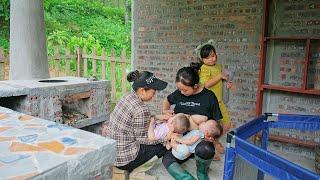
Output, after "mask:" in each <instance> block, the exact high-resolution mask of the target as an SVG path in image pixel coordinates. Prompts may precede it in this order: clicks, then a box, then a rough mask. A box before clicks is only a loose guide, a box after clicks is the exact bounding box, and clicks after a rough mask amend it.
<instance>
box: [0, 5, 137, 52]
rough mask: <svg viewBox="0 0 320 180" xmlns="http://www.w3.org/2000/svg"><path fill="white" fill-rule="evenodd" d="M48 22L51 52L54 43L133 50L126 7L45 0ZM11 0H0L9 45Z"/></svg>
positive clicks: (1, 31) (0, 26) (0, 42)
mask: <svg viewBox="0 0 320 180" xmlns="http://www.w3.org/2000/svg"><path fill="white" fill-rule="evenodd" d="M44 9H45V24H46V32H47V39H48V51H49V54H51V53H53V46H66V47H68V48H70V49H71V50H74V48H75V47H87V48H88V49H89V50H91V49H92V48H93V47H95V48H96V49H101V47H104V48H106V50H110V49H111V48H114V49H115V50H116V53H117V54H118V55H119V54H120V52H121V50H122V49H126V50H127V54H130V49H131V48H130V44H131V43H130V41H131V40H130V29H131V24H130V22H129V23H127V24H125V22H124V14H125V12H124V9H123V8H113V7H109V6H108V3H106V4H103V3H102V2H101V1H99V0H45V1H44ZM9 18H10V2H9V0H0V47H4V48H5V49H8V48H9Z"/></svg>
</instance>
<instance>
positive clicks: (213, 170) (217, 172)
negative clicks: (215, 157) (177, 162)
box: [148, 136, 315, 180]
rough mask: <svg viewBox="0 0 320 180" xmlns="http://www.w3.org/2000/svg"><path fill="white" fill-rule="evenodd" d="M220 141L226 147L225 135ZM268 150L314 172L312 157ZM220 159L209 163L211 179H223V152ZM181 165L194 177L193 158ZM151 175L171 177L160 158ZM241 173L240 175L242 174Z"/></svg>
mask: <svg viewBox="0 0 320 180" xmlns="http://www.w3.org/2000/svg"><path fill="white" fill-rule="evenodd" d="M221 142H222V143H223V144H224V145H225V147H226V136H223V137H222V138H221ZM270 151H271V152H273V153H274V154H277V155H279V156H280V157H282V158H285V159H287V160H289V161H291V162H294V163H296V164H298V165H300V166H302V167H304V168H306V169H309V170H311V171H313V172H315V167H314V163H315V161H314V159H312V158H311V159H309V158H306V157H303V156H299V155H297V154H293V153H285V152H283V151H279V150H276V149H273V148H272V147H271V148H270ZM220 157H221V161H213V162H212V163H211V165H210V169H209V177H210V179H211V180H222V179H223V166H224V154H222V155H221V156H220ZM182 167H183V168H185V169H186V170H187V171H189V172H190V173H191V174H192V175H193V176H194V177H196V163H195V159H194V158H192V159H190V160H189V161H187V162H186V163H184V164H182ZM241 169H243V170H245V171H244V172H243V174H242V175H244V176H245V174H250V172H248V171H249V169H248V168H246V167H245V168H241ZM148 173H149V174H151V175H154V176H157V177H158V180H171V179H173V178H172V177H171V176H170V175H169V174H168V172H167V171H166V169H165V167H164V166H163V165H162V162H161V159H160V160H158V162H157V163H156V165H155V166H154V167H153V168H152V169H151V170H149V172H148ZM242 175H241V176H242ZM234 179H240V180H242V179H245V180H248V179H256V177H254V176H252V177H251V176H249V177H248V176H247V177H246V178H239V177H238V178H237V177H234ZM265 179H267V180H269V179H273V178H272V177H270V176H265Z"/></svg>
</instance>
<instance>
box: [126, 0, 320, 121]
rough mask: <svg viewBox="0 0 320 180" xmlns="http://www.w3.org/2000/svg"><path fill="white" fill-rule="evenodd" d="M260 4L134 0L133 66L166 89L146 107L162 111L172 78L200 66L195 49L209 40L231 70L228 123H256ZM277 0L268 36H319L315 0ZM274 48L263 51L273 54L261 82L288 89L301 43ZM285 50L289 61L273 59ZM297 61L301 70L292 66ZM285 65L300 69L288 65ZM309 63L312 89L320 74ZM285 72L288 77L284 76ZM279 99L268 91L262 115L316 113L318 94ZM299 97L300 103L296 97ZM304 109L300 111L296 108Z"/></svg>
mask: <svg viewBox="0 0 320 180" xmlns="http://www.w3.org/2000/svg"><path fill="white" fill-rule="evenodd" d="M262 2H263V1H262V0H243V1H230V0H228V1H225V0H214V1H213V0H212V1H205V0H203V1H199V0H178V1H177V0H162V1H157V0H136V1H134V2H133V44H132V45H133V46H132V47H133V61H134V62H133V63H134V64H135V68H137V69H139V70H149V71H152V72H155V73H156V74H157V75H158V76H159V77H160V78H162V79H164V80H166V81H168V82H169V86H168V88H167V89H166V90H164V91H162V92H160V93H158V94H157V97H156V98H155V100H154V101H153V102H152V103H151V108H154V109H155V111H158V112H160V110H161V102H162V100H163V99H164V98H165V97H166V96H167V95H168V94H169V93H170V92H172V91H173V90H174V89H175V84H174V77H175V73H176V72H177V70H178V69H179V68H180V67H182V66H187V65H188V64H189V63H190V62H192V61H197V59H196V56H195V53H194V49H195V47H196V46H197V45H199V44H200V43H203V42H206V41H207V40H208V39H214V40H215V41H216V42H217V46H216V50H217V54H218V63H221V64H223V65H224V68H226V69H227V70H229V71H233V72H235V78H234V81H233V82H234V87H233V88H232V91H231V96H230V101H229V103H228V107H229V110H230V113H231V116H232V120H233V121H234V122H236V123H237V125H240V124H242V123H245V122H246V121H248V120H250V119H251V118H253V117H254V116H255V105H256V104H255V103H256V94H257V84H258V74H259V58H260V55H259V53H260V38H261V34H262V30H261V29H262V28H261V27H262V14H263V7H262V6H263V3H262ZM275 2H276V3H274V4H272V5H271V6H270V7H271V18H270V19H272V21H271V22H272V23H271V24H270V28H271V29H272V30H271V31H270V32H272V33H271V34H272V35H282V36H283V35H299V36H301V35H310V36H316V35H319V31H320V23H319V17H320V14H319V13H320V11H319V8H320V5H319V1H315V0H314V1H308V2H302V1H297V2H295V1H281V3H279V2H278V1H275ZM274 9H276V10H274ZM275 48H276V49H277V48H278V50H274V51H273V53H275V52H276V53H275V55H274V54H273V53H271V52H270V51H268V56H270V55H271V58H270V59H272V60H273V61H272V63H271V65H270V63H269V65H268V66H267V73H268V74H267V81H266V82H270V77H272V75H273V81H272V83H274V82H276V83H275V84H277V83H278V82H281V84H282V85H286V84H288V83H290V82H291V83H292V82H297V81H299V80H301V76H302V70H300V69H303V66H302V65H301V60H302V59H303V57H301V55H299V56H300V57H297V56H296V54H294V53H292V52H300V51H301V43H300V44H299V43H298V44H294V45H292V44H290V43H287V44H285V45H284V46H283V47H282V48H279V47H278V46H275ZM317 48H318V49H319V43H317V45H316V48H315V49H317ZM298 50H299V51H298ZM283 51H289V52H287V54H289V56H291V57H289V62H290V63H286V62H287V60H288V59H283V58H282V59H280V61H277V59H279V58H278V56H277V54H280V55H281V54H282V55H286V54H283ZM302 52H303V50H302ZM290 53H291V54H290ZM317 53H319V50H318V52H317ZM317 53H315V55H314V56H313V57H314V58H313V59H314V60H313V61H314V64H318V65H319V62H320V60H319V56H317V55H319V54H317ZM295 60H297V61H298V62H299V64H300V66H297V63H296V61H295ZM283 62H284V63H283ZM317 62H318V63H317ZM290 64H291V65H296V66H297V67H296V68H294V67H290ZM314 64H313V65H312V68H313V69H314V70H312V71H313V72H315V73H316V74H313V75H312V74H310V75H309V76H310V83H311V84H312V83H313V84H314V85H313V86H317V85H316V84H317V73H318V75H319V71H320V70H319V69H320V68H319V66H316V65H314ZM280 65H282V68H280ZM275 68H277V69H278V71H276V70H277V69H275ZM297 69H298V70H297ZM317 69H318V70H317ZM269 74H270V75H269ZM283 74H286V75H287V77H286V78H283ZM281 75H282V76H281ZM297 77H298V78H297ZM299 77H300V78H299ZM312 77H313V79H312ZM294 78H296V79H294ZM310 83H309V84H310ZM296 84H297V85H298V84H299V83H296ZM311 86H312V85H310V87H311ZM281 94H283V93H280V99H279V97H278V96H279V93H277V92H271V93H269V94H266V95H265V102H264V105H265V108H264V111H273V112H290V113H294V112H295V113H307V114H320V111H319V107H320V101H319V96H301V95H296V94H287V93H285V94H284V95H281ZM288 96H289V97H290V98H288ZM296 97H298V98H299V100H295V98H296ZM272 100H276V102H275V101H272ZM279 100H281V101H279ZM301 104H303V107H304V108H298V106H299V105H301ZM292 106H294V107H292ZM279 108H280V109H279ZM297 108H298V109H299V110H298V111H297ZM311 109H313V110H311Z"/></svg>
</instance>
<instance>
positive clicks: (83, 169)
mask: <svg viewBox="0 0 320 180" xmlns="http://www.w3.org/2000/svg"><path fill="white" fill-rule="evenodd" d="M115 153H116V152H115V141H114V140H112V139H108V138H104V137H102V136H99V135H96V134H93V133H90V132H87V131H83V130H80V129H76V128H72V127H69V126H65V125H62V124H57V123H55V122H52V121H47V120H43V119H39V118H35V117H32V116H28V115H25V114H21V113H18V112H15V111H12V110H10V109H7V108H3V107H0V179H27V178H30V177H33V178H35V179H88V178H90V179H91V178H92V177H94V176H102V177H104V176H106V174H103V173H106V172H103V171H106V170H108V167H109V166H111V165H112V164H113V163H114V157H115Z"/></svg>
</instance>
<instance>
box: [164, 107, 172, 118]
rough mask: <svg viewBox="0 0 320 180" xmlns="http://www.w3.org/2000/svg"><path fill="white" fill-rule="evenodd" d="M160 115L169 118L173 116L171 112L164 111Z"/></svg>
mask: <svg viewBox="0 0 320 180" xmlns="http://www.w3.org/2000/svg"><path fill="white" fill-rule="evenodd" d="M162 114H163V115H166V116H169V117H172V116H174V112H173V110H170V109H169V110H164V111H163V112H162Z"/></svg>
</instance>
